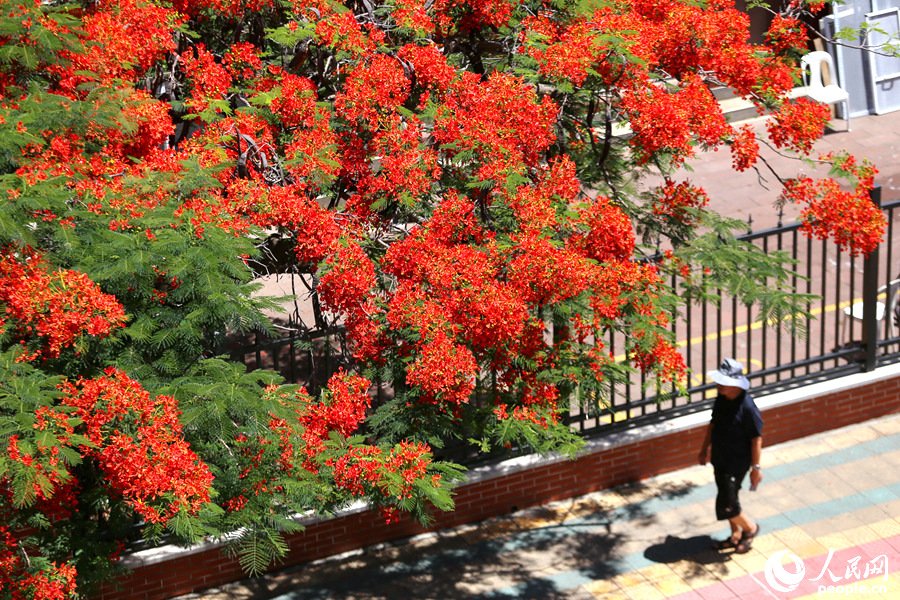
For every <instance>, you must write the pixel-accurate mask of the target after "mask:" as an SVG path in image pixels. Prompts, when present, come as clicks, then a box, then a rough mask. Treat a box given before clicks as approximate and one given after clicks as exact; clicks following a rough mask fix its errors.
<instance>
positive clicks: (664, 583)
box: [653, 574, 693, 598]
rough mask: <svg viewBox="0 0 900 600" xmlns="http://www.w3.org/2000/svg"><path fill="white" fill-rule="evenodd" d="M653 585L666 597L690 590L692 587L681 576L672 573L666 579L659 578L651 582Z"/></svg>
mask: <svg viewBox="0 0 900 600" xmlns="http://www.w3.org/2000/svg"><path fill="white" fill-rule="evenodd" d="M653 586H654V587H655V588H656V589H658V590H659V591H660V592H661V593H662V594H663V595H664V596H665V597H666V598H668V597H670V596H675V595H676V594H683V593H685V592H690V591H691V590H692V589H693V588H692V587H691V586H689V585H688V584H686V583H685V582H684V580H683V579H682V578H681V577H678V576H677V575H674V574H673V575H672V576H671V577H668V578H666V579H660V580H658V581H654V582H653Z"/></svg>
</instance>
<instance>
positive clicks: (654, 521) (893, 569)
mask: <svg viewBox="0 0 900 600" xmlns="http://www.w3.org/2000/svg"><path fill="white" fill-rule="evenodd" d="M696 451H697V449H695V448H686V449H685V452H688V453H691V454H692V455H693V454H694V453H695V452H696ZM763 473H764V477H765V479H764V481H763V483H762V485H761V486H760V488H759V490H758V491H756V492H749V491H747V490H746V489H745V490H744V491H743V492H742V501H743V504H744V508H745V511H746V512H747V513H748V514H749V515H751V516H752V517H753V518H755V519H757V520H758V522H759V524H760V527H761V532H760V535H759V537H757V539H756V540H755V542H754V544H753V548H752V550H751V551H750V552H748V553H747V554H744V555H735V554H733V553H727V552H725V553H719V552H716V551H713V550H711V549H710V545H711V543H712V541H713V540H714V539H721V538H724V537H725V536H726V535H727V534H728V529H727V525H725V526H723V525H724V523H723V522H718V521H716V520H715V518H714V515H713V500H714V497H715V486H714V484H713V483H712V469H711V468H710V467H708V466H707V467H701V466H697V467H692V468H688V469H685V470H681V471H677V472H673V473H670V474H667V475H665V476H660V477H655V478H652V479H649V480H647V481H643V482H640V483H636V484H633V485H628V486H625V487H618V488H614V489H610V490H606V491H602V492H597V493H593V494H589V495H586V496H582V497H579V498H575V499H572V500H568V501H565V502H558V503H554V504H551V505H547V506H543V507H539V508H535V509H529V510H525V511H520V512H518V513H515V514H512V515H509V516H507V517H503V518H497V519H492V520H489V521H486V522H483V523H477V524H472V525H469V526H466V527H463V528H460V529H456V530H452V531H447V532H441V533H438V534H428V535H425V536H420V537H417V538H413V539H410V540H406V541H404V542H401V543H396V544H390V545H385V546H381V547H374V548H366V549H362V550H360V551H358V552H355V553H352V554H349V555H345V556H341V557H335V558H332V559H328V560H324V561H320V562H317V563H313V564H310V565H306V566H304V567H302V568H297V569H291V570H286V571H282V572H278V573H275V574H273V575H270V576H267V577H264V578H261V579H258V580H255V581H254V580H248V581H244V582H239V583H237V584H232V585H229V586H227V587H223V588H220V589H216V590H209V591H207V592H204V593H202V594H195V595H193V596H192V597H195V598H200V599H202V600H270V599H272V600H324V599H344V600H363V599H365V600H376V599H390V600H396V599H404V600H406V599H409V600H425V599H434V600H456V599H459V600H462V599H468V600H493V599H498V600H506V599H512V598H532V599H535V600H544V599H548V600H550V599H552V600H563V599H565V600H598V599H605V600H614V599H615V600H620V599H621V600H655V599H661V598H669V599H677V600H713V599H723V600H724V599H737V598H740V599H742V600H743V599H768V600H771V599H784V600H788V599H791V600H793V599H799V598H802V599H807V598H810V599H811V598H828V597H833V598H837V597H843V598H848V597H849V598H884V599H897V598H900V415H894V416H891V417H887V418H883V419H878V420H875V421H871V422H867V423H864V424H860V425H854V426H851V427H847V428H844V429H839V430H835V431H831V432H827V433H824V434H819V435H816V436H812V437H809V438H805V439H801V440H796V441H793V442H789V443H785V444H781V445H777V446H772V447H769V448H765V449H764V452H763ZM767 563H768V570H769V575H768V578H767ZM782 565H783V566H782ZM801 569H802V572H801ZM819 586H822V587H821V588H820V587H819ZM829 586H831V587H830V588H829ZM820 592H821V593H820Z"/></svg>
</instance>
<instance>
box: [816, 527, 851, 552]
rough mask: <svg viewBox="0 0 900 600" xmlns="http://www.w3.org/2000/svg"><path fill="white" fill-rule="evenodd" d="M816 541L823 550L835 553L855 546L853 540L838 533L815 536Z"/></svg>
mask: <svg viewBox="0 0 900 600" xmlns="http://www.w3.org/2000/svg"><path fill="white" fill-rule="evenodd" d="M832 531H833V530H832ZM816 541H817V542H819V543H820V544H822V545H823V546H824V547H825V548H828V549H831V550H835V551H838V550H844V549H845V548H852V547H853V546H855V545H856V543H855V542H854V541H853V540H851V539H850V538H848V537H847V536H846V535H844V533H843V532H839V531H838V532H833V533H829V534H826V535H821V536H816Z"/></svg>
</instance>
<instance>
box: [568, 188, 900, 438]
mask: <svg viewBox="0 0 900 600" xmlns="http://www.w3.org/2000/svg"><path fill="white" fill-rule="evenodd" d="M872 199H873V201H874V202H876V204H879V205H880V188H876V190H874V191H873V194H872ZM882 210H884V212H885V217H886V219H887V223H888V228H887V231H886V233H885V239H884V241H883V242H882V244H881V245H880V246H879V248H878V249H877V250H876V251H875V252H874V253H872V255H870V256H869V257H868V258H865V259H863V258H857V257H852V256H851V255H850V253H849V252H846V251H840V250H839V249H838V248H837V247H836V246H835V245H834V244H833V243H832V242H830V241H822V240H813V239H810V238H808V237H806V236H805V235H803V233H802V232H801V231H800V226H801V225H800V223H794V224H790V225H783V226H779V227H775V228H772V229H766V230H763V231H758V232H754V233H748V234H747V235H744V236H741V238H740V239H742V240H744V241H748V242H751V243H753V244H755V245H757V246H758V247H759V248H761V249H762V250H763V251H764V252H772V251H775V250H778V251H784V252H786V253H787V254H788V255H789V256H790V257H791V258H793V259H794V260H795V261H797V262H796V265H795V267H794V276H793V277H792V278H791V285H792V287H793V288H794V289H795V290H796V291H797V292H801V293H805V294H813V295H815V296H818V299H816V300H814V301H812V302H810V303H809V305H808V306H807V307H806V308H807V310H808V312H810V313H811V315H812V317H811V318H808V319H805V320H804V321H803V322H802V325H803V326H804V328H805V329H806V335H804V336H799V337H798V336H796V335H792V334H791V333H790V332H789V331H787V330H786V329H785V328H784V327H782V326H780V325H778V324H775V323H764V322H760V321H759V310H758V309H757V308H756V307H754V306H750V307H747V306H745V305H743V304H742V303H741V302H740V301H739V300H737V299H736V298H731V297H728V296H722V299H721V302H720V303H719V304H718V305H714V304H703V305H699V306H698V305H696V304H691V305H688V306H686V307H685V308H684V314H683V315H682V317H681V318H678V319H674V320H673V322H672V324H671V328H672V331H673V334H674V335H675V338H676V340H678V344H679V346H680V350H681V352H682V355H683V356H684V358H685V362H686V364H687V366H688V370H689V380H688V388H687V391H686V393H683V394H681V395H679V396H677V397H674V398H668V397H666V396H661V395H658V394H656V390H655V389H649V390H644V389H643V386H642V385H640V384H634V385H623V386H621V387H619V388H616V389H615V390H614V391H613V394H612V397H611V398H610V406H609V408H608V410H606V411H604V412H601V413H600V414H597V413H596V412H591V411H583V410H582V409H580V408H579V407H572V409H571V411H570V415H569V419H570V422H571V424H572V426H573V427H575V428H576V429H578V430H579V431H582V432H583V433H585V434H591V433H595V432H598V431H603V430H605V429H608V428H613V427H623V426H629V425H635V424H639V423H643V422H647V421H648V420H652V419H660V418H665V417H666V416H667V415H674V414H682V413H685V412H692V411H694V410H700V409H702V408H705V407H708V406H709V405H710V404H711V402H712V401H713V400H714V397H715V384H714V383H712V382H711V381H710V380H709V379H708V378H707V377H706V376H705V373H706V372H707V371H709V370H713V369H715V368H716V367H717V366H718V365H719V363H721V361H722V359H723V358H725V357H734V358H737V359H738V360H740V361H741V362H742V363H744V366H745V369H746V370H749V374H748V376H749V378H750V382H751V390H752V391H753V394H754V395H755V396H756V397H761V396H765V395H767V394H771V393H774V392H778V391H784V390H789V389H791V388H793V387H799V386H801V385H805V384H808V383H812V382H815V381H822V380H826V379H832V378H836V377H840V376H844V375H847V374H850V373H857V372H863V371H871V370H873V369H875V368H876V367H877V366H879V365H882V364H886V363H889V362H894V361H898V360H900V303H898V298H900V294H898V288H900V282H898V281H896V280H897V279H898V278H900V261H898V249H900V231H898V227H897V226H896V225H897V219H896V218H895V216H896V214H897V211H898V210H900V201H893V202H890V203H886V204H885V205H883V206H882ZM672 285H673V286H677V283H676V282H675V281H674V280H673V281H672ZM677 289H678V288H677V287H676V290H677ZM870 340H874V343H869V341H870ZM605 343H606V345H607V347H611V348H612V349H613V352H614V353H616V350H620V351H621V349H622V348H624V336H623V335H622V334H612V335H610V337H609V339H608V340H605ZM640 383H643V382H640ZM666 391H667V392H669V393H671V392H673V391H674V390H673V389H670V390H666Z"/></svg>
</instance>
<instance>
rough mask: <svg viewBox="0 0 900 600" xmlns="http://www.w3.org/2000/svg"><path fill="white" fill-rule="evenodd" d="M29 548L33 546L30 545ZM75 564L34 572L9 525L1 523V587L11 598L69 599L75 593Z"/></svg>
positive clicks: (58, 565) (30, 599) (65, 564)
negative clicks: (29, 566) (29, 567)
mask: <svg viewBox="0 0 900 600" xmlns="http://www.w3.org/2000/svg"><path fill="white" fill-rule="evenodd" d="M29 550H30V549H29ZM75 585H76V581H75V567H74V566H72V565H70V564H67V563H63V564H54V565H53V567H52V568H50V569H48V570H44V571H37V572H34V571H33V570H31V569H28V556H27V555H26V554H25V553H24V552H23V551H22V549H21V548H20V547H19V545H18V543H17V542H16V539H15V537H14V536H13V534H12V532H11V531H10V530H9V528H8V527H7V526H5V525H0V591H2V592H4V594H6V595H5V597H6V598H9V599H10V600H69V599H70V598H75V597H76V591H75V589H76V588H75Z"/></svg>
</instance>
